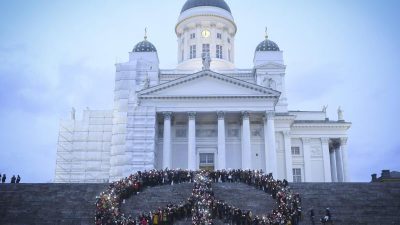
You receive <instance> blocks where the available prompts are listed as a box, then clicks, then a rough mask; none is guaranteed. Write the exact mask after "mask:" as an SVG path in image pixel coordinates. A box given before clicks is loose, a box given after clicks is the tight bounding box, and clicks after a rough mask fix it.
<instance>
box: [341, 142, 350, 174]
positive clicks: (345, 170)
mask: <svg viewBox="0 0 400 225" xmlns="http://www.w3.org/2000/svg"><path fill="white" fill-rule="evenodd" d="M340 147H341V148H342V157H343V178H344V182H350V177H349V167H348V155H347V153H348V152H347V148H346V147H347V138H341V140H340Z"/></svg>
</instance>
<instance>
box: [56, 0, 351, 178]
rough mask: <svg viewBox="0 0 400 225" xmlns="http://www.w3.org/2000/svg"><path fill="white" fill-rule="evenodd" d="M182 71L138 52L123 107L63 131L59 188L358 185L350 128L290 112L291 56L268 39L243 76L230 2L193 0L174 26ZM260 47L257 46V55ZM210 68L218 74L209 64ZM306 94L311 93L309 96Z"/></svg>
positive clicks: (118, 99)
mask: <svg viewBox="0 0 400 225" xmlns="http://www.w3.org/2000/svg"><path fill="white" fill-rule="evenodd" d="M175 31H176V35H177V39H178V63H179V64H178V66H177V68H175V69H160V68H159V59H158V55H157V50H156V48H155V46H154V45H153V44H152V43H150V42H149V41H148V40H147V37H145V40H144V41H142V42H140V43H138V44H137V45H136V46H135V47H134V49H133V50H132V52H130V54H129V61H128V62H126V63H119V64H117V65H116V75H115V92H114V94H115V96H114V108H113V109H111V110H101V111H100V110H89V109H87V110H85V111H84V112H83V118H82V119H80V120H78V119H76V118H75V110H73V112H72V113H71V118H70V119H68V120H62V121H61V123H60V131H59V139H58V149H57V162H56V172H55V182H60V183H80V182H85V183H94V182H110V181H115V180H118V179H121V178H123V177H125V176H128V175H129V174H132V173H134V172H136V171H139V170H142V171H143V170H150V169H163V168H181V169H190V170H197V169H210V170H222V169H239V168H241V169H255V170H263V171H265V172H268V173H269V172H271V173H273V174H274V176H275V177H277V178H278V179H287V180H289V181H294V182H346V181H349V174H348V159H347V155H348V154H347V151H348V149H347V148H346V143H347V130H348V129H349V128H350V126H351V123H349V122H346V121H345V120H344V119H343V114H342V111H341V110H340V109H339V110H338V118H337V120H329V119H328V118H327V117H326V108H324V109H323V110H321V111H290V110H288V101H287V98H286V91H285V79H286V73H285V68H286V66H285V64H284V61H283V52H282V51H281V50H280V49H279V47H278V45H277V44H276V43H274V42H273V41H271V40H269V39H268V37H267V36H266V38H265V40H263V41H262V42H261V43H260V44H259V45H258V46H254V47H256V50H255V54H254V65H253V66H252V67H251V68H249V69H236V68H235V64H234V63H235V34H236V31H237V27H236V24H235V21H234V18H233V16H232V13H231V10H230V8H229V6H228V5H227V3H226V2H225V1H224V0H187V2H186V3H185V5H184V6H183V8H182V12H181V14H180V16H179V19H178V22H177V24H176V26H175ZM249 47H251V46H249ZM209 63H210V65H208V64H209ZM305 88H307V87H305Z"/></svg>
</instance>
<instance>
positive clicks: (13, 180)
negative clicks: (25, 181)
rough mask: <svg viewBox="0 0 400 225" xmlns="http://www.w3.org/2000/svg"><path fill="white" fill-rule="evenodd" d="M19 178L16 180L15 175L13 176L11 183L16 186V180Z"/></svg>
mask: <svg viewBox="0 0 400 225" xmlns="http://www.w3.org/2000/svg"><path fill="white" fill-rule="evenodd" d="M16 179H17V178H15V175H13V176H12V177H11V183H12V184H15V180H16Z"/></svg>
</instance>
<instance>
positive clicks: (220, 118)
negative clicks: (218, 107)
mask: <svg viewBox="0 0 400 225" xmlns="http://www.w3.org/2000/svg"><path fill="white" fill-rule="evenodd" d="M217 116H218V119H219V120H223V119H224V118H225V112H223V111H219V112H217Z"/></svg>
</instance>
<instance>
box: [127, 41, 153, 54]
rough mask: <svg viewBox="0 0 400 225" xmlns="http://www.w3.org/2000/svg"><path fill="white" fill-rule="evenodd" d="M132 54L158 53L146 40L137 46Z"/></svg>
mask: <svg viewBox="0 0 400 225" xmlns="http://www.w3.org/2000/svg"><path fill="white" fill-rule="evenodd" d="M132 52H157V49H156V47H154V45H153V44H152V43H151V42H149V41H147V40H144V41H142V42H139V43H138V44H137V45H135V47H134V48H133V50H132Z"/></svg>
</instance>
